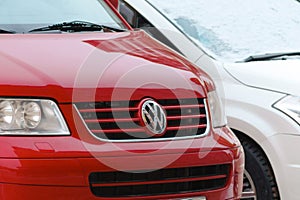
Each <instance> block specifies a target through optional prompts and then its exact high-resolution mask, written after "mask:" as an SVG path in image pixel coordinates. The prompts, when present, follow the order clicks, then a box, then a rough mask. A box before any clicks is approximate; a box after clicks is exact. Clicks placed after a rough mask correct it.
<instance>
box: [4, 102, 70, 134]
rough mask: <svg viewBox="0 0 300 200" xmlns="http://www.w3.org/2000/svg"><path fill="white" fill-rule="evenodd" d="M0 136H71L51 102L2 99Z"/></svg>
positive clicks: (56, 108) (55, 106)
mask: <svg viewBox="0 0 300 200" xmlns="http://www.w3.org/2000/svg"><path fill="white" fill-rule="evenodd" d="M0 135H45V136H46V135H47V136H49V135H70V132H69V130H68V128H67V125H66V123H65V121H64V119H63V117H62V115H61V112H60V111H59V109H58V107H57V105H56V103H54V102H53V101H51V100H37V99H3V98H0Z"/></svg>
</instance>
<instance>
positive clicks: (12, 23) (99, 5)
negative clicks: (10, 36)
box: [0, 0, 125, 33]
mask: <svg viewBox="0 0 300 200" xmlns="http://www.w3.org/2000/svg"><path fill="white" fill-rule="evenodd" d="M69 21H87V22H91V23H95V24H101V25H106V26H111V27H115V28H125V26H124V25H123V23H122V22H121V20H120V19H119V18H118V17H117V16H116V15H115V14H114V13H113V12H112V11H111V10H110V8H109V7H108V6H107V5H106V3H105V2H103V0H88V1H87V0H0V29H2V30H9V31H14V32H17V33H26V32H27V31H28V30H31V29H34V28H38V27H41V26H45V25H52V24H59V23H62V22H69Z"/></svg>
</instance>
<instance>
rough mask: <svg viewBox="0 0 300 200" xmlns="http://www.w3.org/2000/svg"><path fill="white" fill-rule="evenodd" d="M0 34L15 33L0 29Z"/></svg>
mask: <svg viewBox="0 0 300 200" xmlns="http://www.w3.org/2000/svg"><path fill="white" fill-rule="evenodd" d="M0 33H10V34H11V33H16V32H15V31H7V30H4V29H0Z"/></svg>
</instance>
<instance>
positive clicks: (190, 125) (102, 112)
mask: <svg viewBox="0 0 300 200" xmlns="http://www.w3.org/2000/svg"><path fill="white" fill-rule="evenodd" d="M204 100H205V99H163V100H157V102H158V103H159V104H160V105H161V106H162V107H163V108H165V110H166V114H167V117H169V118H168V120H167V129H168V130H167V131H166V132H165V134H164V135H162V136H160V137H158V138H159V139H169V138H170V139H171V138H180V137H191V136H199V135H202V134H204V133H206V130H207V128H208V127H207V126H206V125H208V121H207V113H206V108H205V104H204ZM139 104H140V101H129V102H127V101H118V102H96V103H76V104H75V105H76V107H77V109H78V110H79V112H80V114H81V116H82V118H83V120H84V121H85V123H86V125H87V127H88V129H89V130H90V131H91V133H92V134H94V135H95V136H96V137H98V138H101V139H107V140H116V141H122V140H140V139H143V140H147V139H157V137H154V136H152V135H151V134H148V133H147V131H146V130H145V128H144V127H142V123H141V122H140V120H139V114H138V112H139V108H138V106H139ZM189 116H191V117H189ZM124 120H125V121H124ZM199 125H201V127H198V126H199ZM195 126H196V127H195ZM174 128H175V130H174Z"/></svg>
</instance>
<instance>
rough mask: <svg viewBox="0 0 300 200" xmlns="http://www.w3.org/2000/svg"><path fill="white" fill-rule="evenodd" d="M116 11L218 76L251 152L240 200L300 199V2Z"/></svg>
mask: <svg viewBox="0 0 300 200" xmlns="http://www.w3.org/2000/svg"><path fill="white" fill-rule="evenodd" d="M114 3H117V2H116V1H114ZM115 5H117V4H115ZM118 9H119V11H120V13H121V14H122V15H123V16H124V18H125V19H126V20H127V21H128V23H129V24H131V26H133V27H134V28H142V29H144V30H145V31H147V32H148V33H149V34H151V35H152V36H153V37H155V38H156V39H158V40H160V41H161V42H162V43H165V44H166V45H168V46H170V47H171V48H173V49H174V50H176V51H177V52H179V53H181V54H182V55H184V56H186V57H187V58H189V60H191V61H193V62H194V63H195V64H196V65H198V66H201V68H202V69H204V70H206V72H207V73H208V74H209V75H210V76H211V77H213V78H214V80H215V82H216V84H217V86H218V89H219V91H218V92H219V93H220V94H221V96H222V97H223V100H224V104H225V110H226V114H227V120H228V124H229V126H230V127H231V128H232V130H233V131H234V132H235V133H236V135H237V136H238V137H239V139H240V140H241V142H242V144H243V147H244V150H245V154H246V166H245V169H246V171H245V176H244V188H243V199H257V200H268V199H284V200H298V199H299V198H300V190H299V185H300V15H299V13H300V4H299V2H297V1H295V0H238V1H236V0H226V1H222V0H210V1H207V0H197V1H192V0H188V1H182V0H163V1H161V0H119V4H118Z"/></svg>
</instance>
